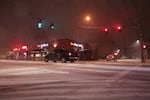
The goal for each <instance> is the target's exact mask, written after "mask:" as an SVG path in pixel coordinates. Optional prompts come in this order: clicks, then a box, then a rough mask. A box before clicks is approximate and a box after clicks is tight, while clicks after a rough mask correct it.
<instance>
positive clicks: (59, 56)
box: [44, 49, 78, 63]
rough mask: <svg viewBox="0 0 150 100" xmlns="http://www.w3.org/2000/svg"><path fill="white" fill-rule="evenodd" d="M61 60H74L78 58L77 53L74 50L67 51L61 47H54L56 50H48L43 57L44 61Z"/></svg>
mask: <svg viewBox="0 0 150 100" xmlns="http://www.w3.org/2000/svg"><path fill="white" fill-rule="evenodd" d="M49 60H50V61H54V62H56V61H61V62H63V63H66V62H67V61H71V62H74V61H76V60H78V54H77V53H76V52H73V51H72V52H69V51H67V50H63V49H56V50H52V51H50V52H49V53H48V54H47V55H46V56H45V58H44V61H45V62H48V61H49Z"/></svg>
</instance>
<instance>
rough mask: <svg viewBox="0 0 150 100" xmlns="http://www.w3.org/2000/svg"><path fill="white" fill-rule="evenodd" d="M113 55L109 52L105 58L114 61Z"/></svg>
mask: <svg viewBox="0 0 150 100" xmlns="http://www.w3.org/2000/svg"><path fill="white" fill-rule="evenodd" d="M115 59H116V58H115V55H114V54H109V55H107V56H106V60H107V61H115Z"/></svg>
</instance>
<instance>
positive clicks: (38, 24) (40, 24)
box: [37, 19, 43, 29]
mask: <svg viewBox="0 0 150 100" xmlns="http://www.w3.org/2000/svg"><path fill="white" fill-rule="evenodd" d="M37 27H38V29H41V28H43V23H42V20H41V19H40V21H39V22H38V23H37Z"/></svg>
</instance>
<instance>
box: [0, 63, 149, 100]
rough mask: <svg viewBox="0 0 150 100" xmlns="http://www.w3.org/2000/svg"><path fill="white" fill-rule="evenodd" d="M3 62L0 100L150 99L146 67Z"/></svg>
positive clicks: (0, 74) (147, 69) (0, 76)
mask: <svg viewBox="0 0 150 100" xmlns="http://www.w3.org/2000/svg"><path fill="white" fill-rule="evenodd" d="M6 66H7V67H6V68H3V69H1V70H0V100H113V99H114V100H150V79H149V77H150V73H149V68H142V67H139V66H136V67H131V66H130V67H126V66H107V65H96V64H87V65H84V64H78V63H73V64H72V63H67V64H62V63H48V64H43V63H40V64H34V63H32V64H27V65H26V64H23V65H22V64H21V65H16V67H13V68H12V67H11V66H10V65H6ZM9 66H10V68H9Z"/></svg>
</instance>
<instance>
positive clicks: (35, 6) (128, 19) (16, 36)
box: [0, 0, 150, 51]
mask: <svg viewBox="0 0 150 100" xmlns="http://www.w3.org/2000/svg"><path fill="white" fill-rule="evenodd" d="M149 4H150V1H149V0H0V12H1V14H0V45H1V46H3V47H4V48H2V47H1V49H0V51H5V50H8V49H9V48H11V47H13V46H15V45H16V44H19V43H27V44H30V45H34V44H36V43H40V42H44V41H47V40H48V37H47V36H48V35H50V34H52V36H53V37H54V38H56V39H57V38H71V39H76V38H77V35H76V32H78V33H80V35H78V39H80V40H81V41H83V42H87V41H88V42H90V41H97V40H98V39H100V37H99V38H97V36H98V35H97V34H102V33H103V32H102V28H103V27H105V26H109V27H110V28H111V35H112V34H113V36H114V37H116V38H118V37H117V35H116V32H115V31H114V30H113V27H114V26H115V25H117V24H120V25H122V26H123V27H124V31H122V33H121V34H122V36H125V38H126V39H128V40H132V39H136V38H137V37H138V32H136V31H135V30H134V29H133V27H136V26H137V23H138V21H137V20H138V19H140V21H141V23H142V24H141V25H142V33H143V34H144V37H145V39H147V40H148V39H150V35H149V32H150V28H149V23H150V20H149V18H150V13H149V9H150V6H149ZM87 14H89V15H90V16H91V19H92V20H91V22H90V23H88V25H89V26H92V27H94V26H95V27H99V30H98V29H85V28H84V29H82V28H79V26H80V25H82V26H83V25H84V26H87V23H85V22H84V21H83V18H84V16H85V15H87ZM40 18H41V19H42V20H43V21H44V23H45V24H46V26H45V28H44V29H43V30H38V29H37V22H38V21H39V20H40ZM51 23H54V25H55V26H56V29H55V30H54V31H51V30H49V28H48V24H51ZM81 33H82V34H83V35H81ZM91 34H92V35H91ZM119 34H120V33H119ZM96 39H97V40H96Z"/></svg>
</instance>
